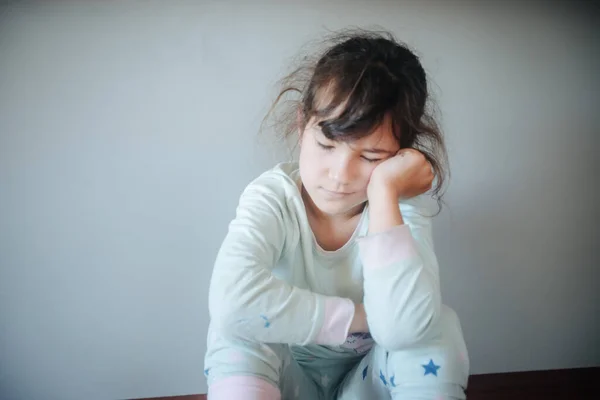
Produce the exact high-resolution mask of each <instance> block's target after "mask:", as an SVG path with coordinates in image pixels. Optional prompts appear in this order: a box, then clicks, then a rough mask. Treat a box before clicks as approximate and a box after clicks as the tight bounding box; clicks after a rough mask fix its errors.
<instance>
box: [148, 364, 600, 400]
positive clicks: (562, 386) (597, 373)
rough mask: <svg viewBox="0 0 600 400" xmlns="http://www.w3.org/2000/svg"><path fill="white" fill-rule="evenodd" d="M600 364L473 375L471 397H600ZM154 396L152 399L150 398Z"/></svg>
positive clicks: (179, 399)
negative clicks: (589, 366)
mask: <svg viewBox="0 0 600 400" xmlns="http://www.w3.org/2000/svg"><path fill="white" fill-rule="evenodd" d="M595 382H596V383H600V367H594V368H578V369H561V370H550V371H530V372H511V373H504V374H485V375H471V377H470V378H469V388H468V390H467V398H468V399H469V400H541V399H544V400H563V399H564V400H592V399H600V389H598V388H597V386H594V385H593V384H594V383H595ZM147 400H150V399H147ZM152 400H206V395H204V394H195V395H188V396H171V397H154V398H152Z"/></svg>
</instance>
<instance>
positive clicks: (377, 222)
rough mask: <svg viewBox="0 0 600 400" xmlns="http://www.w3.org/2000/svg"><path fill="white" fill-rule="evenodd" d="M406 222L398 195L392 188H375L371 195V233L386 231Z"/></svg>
mask: <svg viewBox="0 0 600 400" xmlns="http://www.w3.org/2000/svg"><path fill="white" fill-rule="evenodd" d="M402 224H404V219H403V218H402V213H401V212H400V208H399V207H398V197H397V195H396V194H395V193H393V192H392V191H390V190H386V189H380V190H376V191H375V190H374V191H373V192H372V193H371V195H370V197H369V234H370V235H373V234H377V233H381V232H385V231H387V230H389V229H391V228H393V227H395V226H398V225H402Z"/></svg>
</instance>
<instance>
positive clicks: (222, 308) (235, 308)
mask: <svg viewBox="0 0 600 400" xmlns="http://www.w3.org/2000/svg"><path fill="white" fill-rule="evenodd" d="M224 299H226V297H225V296H222V295H219V294H218V293H215V291H213V290H211V291H210V293H209V300H208V310H209V315H210V320H211V324H212V325H213V326H214V329H215V330H216V331H217V332H219V334H220V335H222V336H224V337H228V338H239V337H241V336H242V333H243V332H242V331H243V330H241V329H240V327H241V324H240V322H242V321H243V317H242V316H241V315H242V314H243V310H242V309H241V307H240V306H239V305H238V304H236V302H232V301H225V300H224Z"/></svg>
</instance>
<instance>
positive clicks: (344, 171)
mask: <svg viewBox="0 0 600 400" xmlns="http://www.w3.org/2000/svg"><path fill="white" fill-rule="evenodd" d="M352 175H353V171H352V162H351V159H350V157H349V156H348V155H345V154H340V155H339V156H337V157H334V158H333V160H332V164H331V166H330V167H329V179H330V180H331V181H332V182H333V183H334V184H335V185H336V186H338V188H339V187H342V186H346V185H348V184H349V183H350V182H351V181H352Z"/></svg>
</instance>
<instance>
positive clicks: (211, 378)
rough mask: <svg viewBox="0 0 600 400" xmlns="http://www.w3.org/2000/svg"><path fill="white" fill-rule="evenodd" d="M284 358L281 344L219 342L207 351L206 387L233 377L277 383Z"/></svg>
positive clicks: (275, 385)
mask: <svg viewBox="0 0 600 400" xmlns="http://www.w3.org/2000/svg"><path fill="white" fill-rule="evenodd" d="M284 361H285V354H284V350H283V348H282V346H279V345H275V344H259V343H251V344H248V345H247V346H246V345H245V346H220V347H219V348H218V349H215V350H211V351H210V353H209V354H207V357H206V359H205V365H204V368H205V370H204V374H205V375H206V379H207V381H208V385H209V387H211V386H212V385H215V384H217V383H219V382H223V381H224V380H226V379H231V378H233V377H238V378H239V377H247V378H258V379H261V380H264V381H266V382H268V383H269V384H271V385H272V386H274V387H278V385H279V378H280V373H281V370H282V367H283V363H284ZM232 398H235V397H232Z"/></svg>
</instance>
